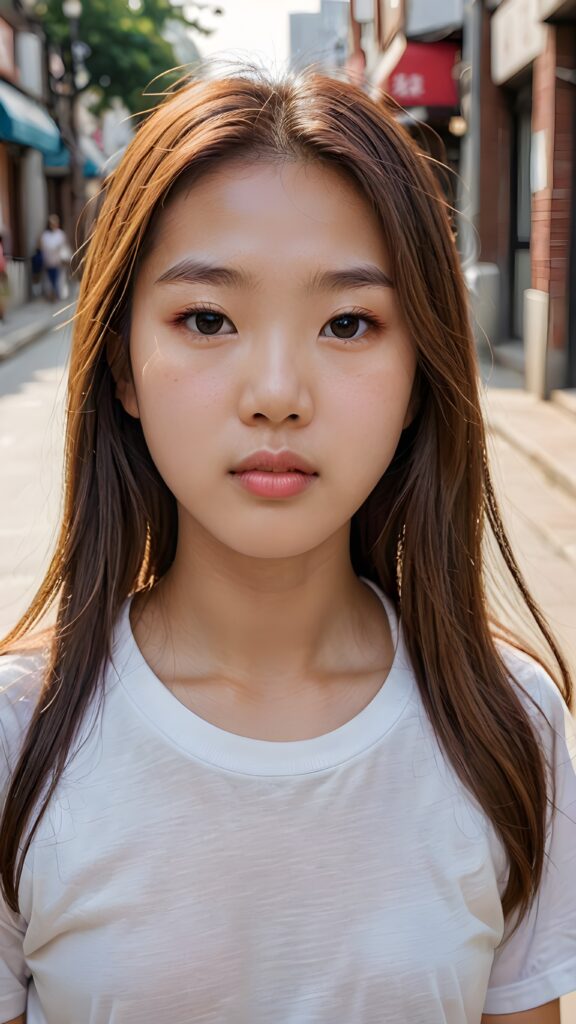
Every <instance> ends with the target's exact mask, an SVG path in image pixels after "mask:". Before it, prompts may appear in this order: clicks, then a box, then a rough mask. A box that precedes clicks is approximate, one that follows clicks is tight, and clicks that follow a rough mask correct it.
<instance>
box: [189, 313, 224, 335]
mask: <svg viewBox="0 0 576 1024" xmlns="http://www.w3.org/2000/svg"><path fill="white" fill-rule="evenodd" d="M194 318H196V324H197V327H196V328H194V327H193V328H192V330H198V332H199V334H217V333H218V331H219V329H220V328H221V327H222V321H223V320H225V319H226V317H225V316H223V315H222V313H209V312H206V313H192V315H191V316H189V317H187V321H188V320H193V319H194Z"/></svg>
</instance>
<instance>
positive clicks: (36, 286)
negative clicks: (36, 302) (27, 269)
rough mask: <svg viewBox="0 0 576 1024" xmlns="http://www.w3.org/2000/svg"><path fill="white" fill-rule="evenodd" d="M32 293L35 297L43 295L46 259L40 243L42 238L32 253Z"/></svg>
mask: <svg viewBox="0 0 576 1024" xmlns="http://www.w3.org/2000/svg"><path fill="white" fill-rule="evenodd" d="M31 263H32V295H33V297H34V298H35V299H38V298H40V297H41V296H42V272H43V270H44V260H43V258H42V248H41V245H40V239H38V244H37V246H36V248H35V250H34V252H33V253H32V260H31Z"/></svg>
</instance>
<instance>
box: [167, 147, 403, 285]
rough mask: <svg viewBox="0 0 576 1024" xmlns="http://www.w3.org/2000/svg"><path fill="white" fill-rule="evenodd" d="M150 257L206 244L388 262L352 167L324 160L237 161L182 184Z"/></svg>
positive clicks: (283, 258)
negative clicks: (345, 170)
mask: <svg viewBox="0 0 576 1024" xmlns="http://www.w3.org/2000/svg"><path fill="white" fill-rule="evenodd" d="M153 236H154V237H153V244H152V246H151V247H150V252H149V262H150V263H151V264H153V267H152V269H153V270H154V271H156V270H158V269H160V268H161V267H162V266H163V265H164V264H165V263H166V261H167V260H169V259H173V258H174V257H178V256H182V257H183V256H186V255H190V254H191V253H194V252H196V251H201V252H202V253H203V254H204V255H206V254H207V250H208V249H209V250H210V253H211V254H213V255H214V256H215V257H218V258H222V259H224V260H225V262H226V263H229V262H231V261H232V260H233V259H237V260H240V261H244V260H250V259H254V260H258V259H259V260H261V261H264V262H266V263H269V262H270V260H271V261H272V262H273V263H274V264H276V265H277V264H279V263H282V262H291V261H293V260H298V261H301V260H303V259H307V258H309V259H310V260H312V261H313V260H314V259H316V260H320V261H322V260H325V261H330V262H331V263H333V262H334V259H335V257H338V256H342V257H350V258H356V259H358V260H363V259H364V260H368V259H371V260H373V261H379V262H380V263H381V264H382V265H386V264H387V253H386V251H385V246H384V240H383V237H382V230H381V226H380V224H379V222H378V219H377V217H376V215H375V213H374V211H373V210H372V207H371V205H370V203H369V201H368V199H367V197H366V196H364V195H363V194H362V192H361V190H360V186H359V185H356V184H355V183H353V182H352V181H350V180H349V179H348V177H347V176H346V174H345V173H343V172H342V171H340V170H339V169H338V168H336V167H331V166H327V165H326V163H325V162H321V161H314V162H310V161H307V162H299V161H282V162H280V163H279V162H276V163H272V162H262V161H258V162H256V161H253V162H250V161H242V162H240V161H234V162H233V163H232V164H226V165H222V166H219V167H217V168H215V169H214V170H212V171H210V172H207V173H206V174H204V175H203V176H202V177H201V178H200V179H199V180H198V181H196V182H193V183H191V184H190V183H189V184H185V183H183V184H181V185H180V186H177V187H176V189H175V192H174V194H173V196H172V198H170V199H169V200H168V201H167V202H166V205H165V207H164V208H163V209H162V210H161V211H160V212H159V214H158V216H157V218H156V221H155V225H154V232H153Z"/></svg>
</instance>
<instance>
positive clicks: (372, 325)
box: [327, 310, 385, 344]
mask: <svg viewBox="0 0 576 1024" xmlns="http://www.w3.org/2000/svg"><path fill="white" fill-rule="evenodd" d="M362 321H364V323H366V324H368V325H369V326H368V330H367V331H364V334H361V335H360V336H358V337H356V336H355V335H356V331H357V330H358V323H359V322H360V323H361V322H362ZM332 324H336V325H337V327H336V330H337V331H338V332H339V333H338V334H332V335H328V337H333V338H337V339H338V340H339V341H344V342H345V343H348V344H350V343H352V344H353V343H354V342H360V341H363V340H364V338H365V337H366V335H367V334H370V332H371V331H372V330H373V329H374V330H378V329H380V330H383V329H384V326H385V325H384V323H383V322H382V321H381V320H379V319H378V317H376V316H373V314H371V313H368V312H366V311H365V310H349V311H348V312H346V313H340V315H339V316H337V317H333V318H332V320H329V321H328V324H327V326H328V327H330V329H331V330H332V327H331V325H332Z"/></svg>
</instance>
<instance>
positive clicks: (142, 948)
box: [0, 64, 576, 1024]
mask: <svg viewBox="0 0 576 1024" xmlns="http://www.w3.org/2000/svg"><path fill="white" fill-rule="evenodd" d="M207 67H208V73H205V74H203V75H202V76H201V77H198V78H197V79H195V80H193V81H191V82H188V83H187V84H185V85H183V86H181V87H179V88H178V89H177V90H175V92H174V94H173V95H170V96H169V97H168V98H167V100H166V101H164V102H163V103H162V104H161V105H160V107H159V108H158V109H156V110H155V111H154V112H153V113H152V114H151V116H150V117H149V118H148V119H147V120H146V122H145V123H144V124H143V125H142V127H141V128H140V129H139V131H138V132H137V134H136V137H135V139H134V140H133V142H132V143H131V145H130V147H129V149H128V151H127V153H126V155H125V157H124V159H123V162H122V163H121V165H120V166H119V167H118V169H117V170H115V171H114V173H113V174H112V175H111V176H110V177H109V178H108V179H107V181H106V183H105V189H104V196H103V202H102V206H101V209H100V212H99V215H98V218H97V222H96V226H95V230H94V233H93V237H92V238H91V240H90V243H89V246H88V249H87V254H86V259H85V268H84V273H83V278H82V286H81V292H80V297H79V303H78V310H77V313H76V317H75V330H74V337H73V345H72V353H71V360H70V367H69V392H68V401H67V409H68V419H67V438H66V494H65V507H64V512H63V519H62V525H61V532H60V537H59V541H58V545H57V550H56V553H55V555H54V558H53V561H52V564H51V566H50V568H49V570H48V573H47V575H46V578H45V580H44V582H43V584H42V586H41V588H40V590H39V592H38V594H37V596H36V597H35V599H34V601H33V603H32V605H31V607H30V608H29V609H28V611H27V612H26V614H25V615H24V616H23V618H22V619H21V620H20V622H18V624H17V625H16V627H15V628H14V630H13V631H12V632H11V633H10V634H9V635H8V636H7V637H6V638H5V640H4V644H3V647H2V650H3V651H4V657H3V658H2V659H0V666H1V667H0V672H1V676H0V686H1V688H2V694H1V712H0V722H1V726H2V730H1V734H2V737H3V745H4V748H5V759H4V762H3V765H4V767H3V779H4V798H3V799H4V813H3V819H2V823H1V829H0V873H1V878H2V884H3V893H4V902H3V906H2V911H1V925H0V978H1V984H0V1020H1V1021H7V1020H11V1019H14V1018H16V1019H18V1020H20V1019H22V1020H23V1019H24V1017H21V1018H20V1017H18V1015H19V1014H23V1013H26V1015H27V1016H26V1020H27V1021H28V1022H29V1024H30V1022H33V1024H79V1022H88V1021H89V1022H90V1024H111V1022H114V1024H136V1022H138V1024H164V1022H166V1024H167V1022H170V1024H191V1022H194V1024H196V1022H197V1024H224V1022H225V1024H270V1022H272V1021H274V1022H282V1024H288V1022H289V1024H312V1022H314V1024H336V1022H337V1024H373V1022H378V1024H381V1022H393V1024H407V1022H410V1024H419V1022H422V1024H424V1022H426V1024H431V1022H440V1021H444V1022H449V1024H464V1022H466V1024H479V1022H480V1021H481V1020H482V1021H492V1022H494V1021H499V1020H500V1019H501V1017H500V1015H505V1017H504V1018H502V1019H505V1020H506V1021H511V1022H522V1024H535V1022H536V1024H546V1022H558V1021H559V1009H558V1007H559V997H560V996H561V995H563V994H564V993H567V992H570V991H572V990H573V989H576V886H575V883H574V879H575V878H576V775H575V771H574V763H573V761H572V760H571V757H572V758H573V757H574V747H573V744H574V734H573V732H572V731H571V729H572V722H571V718H570V714H569V709H570V706H571V703H572V684H571V680H570V677H569V673H568V670H567V668H566V665H565V663H564V661H563V659H562V655H561V653H560V652H559V650H558V648H557V646H556V644H555V642H554V639H553V637H552V636H551V634H550V632H549V629H548V627H547V626H546V623H545V621H544V619H543V617H542V614H541V612H540V611H539V610H538V608H537V606H536V605H535V603H534V601H533V599H532V598H531V596H530V594H529V593H528V591H527V589H526V585H525V583H524V581H523V579H522V577H521V574H520V572H519V570H518V567H517V564H516V562H515V560H514V557H513V555H512V553H511V551H510V547H509V544H508V541H507V539H506V534H505V532H504V529H503V527H502V523H501V519H500V515H499V512H498V508H497V505H496V501H495V499H494V493H493V489H492V484H491V481H490V473H489V468H488V464H487V460H486V448H485V429H484V425H483V421H482V415H481V408H480V398H479V378H478V371H477V363H476V357H475V349H474V345H473V342H472V338H471V329H470V323H469V317H468V307H467V299H466V290H465V287H464V284H463V279H462V273H461V270H460V266H459V260H458V254H457V251H456V249H455V245H454V241H453V237H452V232H451V226H450V217H449V211H448V210H447V208H446V204H445V201H444V200H443V199H442V196H441V193H440V190H439V188H438V186H437V184H436V181H435V177H434V174H433V173H432V171H431V170H430V167H429V165H428V162H427V160H426V159H425V158H424V157H423V156H422V155H421V154H420V152H419V151H418V149H417V148H416V146H415V145H414V144H413V142H412V141H411V140H410V138H409V137H408V135H407V134H406V133H405V131H404V130H403V129H402V128H400V127H399V126H398V124H397V123H396V121H395V119H394V116H393V113H392V112H391V110H389V109H388V108H387V107H386V105H385V104H384V102H383V103H382V104H380V103H377V102H375V101H374V100H372V99H370V98H369V97H368V96H367V95H366V94H365V93H364V92H363V91H362V90H361V89H359V88H357V87H353V86H352V85H350V84H348V83H346V82H344V81H339V80H337V79H336V78H332V77H327V76H324V75H322V74H317V73H315V72H314V71H311V70H309V71H307V72H303V73H300V74H293V75H289V74H287V75H285V76H284V77H283V78H273V77H272V76H268V75H267V74H266V73H265V72H263V71H262V70H260V69H255V68H251V67H249V66H247V67H246V68H244V67H243V66H241V67H239V68H236V69H234V70H232V71H230V70H229V71H228V72H227V73H226V74H223V75H218V74H210V73H209V72H210V64H208V65H207ZM490 537H495V538H496V541H497V545H498V548H499V550H500V552H501V554H502V556H503V562H504V564H505V566H506V567H507V569H508V571H509V579H508V585H510V584H513V585H514V586H515V588H516V591H517V593H518V594H519V595H520V597H521V599H522V601H523V602H524V604H525V606H526V608H527V609H528V610H529V611H530V613H531V615H532V617H533V621H534V626H535V630H536V629H537V630H538V631H539V634H540V635H541V636H542V638H543V641H544V642H545V643H546V644H547V645H548V647H549V650H550V651H551V653H552V655H553V656H554V659H555V661H556V664H557V674H558V680H556V679H555V678H554V676H553V675H552V674H551V673H552V670H551V669H546V668H545V667H544V665H543V664H540V661H539V660H538V658H537V656H536V654H535V653H534V652H532V650H531V647H528V646H527V645H526V644H522V643H521V642H520V640H519V639H515V638H514V636H513V635H512V633H511V630H510V627H509V625H507V624H506V623H500V624H499V623H498V622H497V621H496V620H495V618H494V615H493V613H492V612H491V611H490V608H489V601H488V597H487V588H486V572H485V557H484V556H485V554H486V548H485V542H486V539H487V538H488V539H489V538H490ZM54 604H55V606H56V623H55V626H53V627H52V628H51V629H49V630H48V631H45V632H44V633H42V634H39V639H36V641H34V639H33V637H32V630H33V629H34V627H35V626H36V625H37V624H39V623H41V620H42V617H43V616H44V614H45V613H46V612H47V611H48V610H49V609H50V608H51V607H52V606H53V605H54ZM34 643H36V648H34ZM536 1008H538V1009H536Z"/></svg>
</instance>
